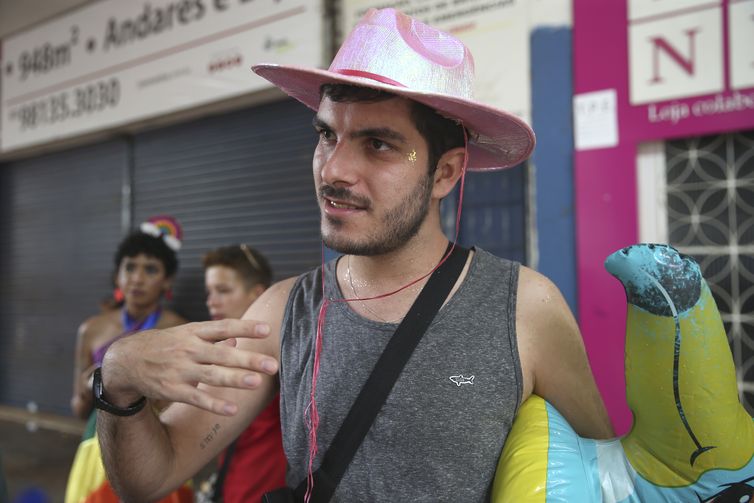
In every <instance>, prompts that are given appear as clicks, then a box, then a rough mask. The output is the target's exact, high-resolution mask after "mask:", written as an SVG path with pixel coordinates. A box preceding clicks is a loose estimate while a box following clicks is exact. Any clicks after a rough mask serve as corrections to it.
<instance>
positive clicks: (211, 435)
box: [199, 423, 220, 449]
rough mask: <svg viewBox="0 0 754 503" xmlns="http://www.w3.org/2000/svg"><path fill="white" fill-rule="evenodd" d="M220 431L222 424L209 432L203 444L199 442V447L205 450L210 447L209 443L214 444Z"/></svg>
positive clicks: (216, 425) (217, 424)
mask: <svg viewBox="0 0 754 503" xmlns="http://www.w3.org/2000/svg"><path fill="white" fill-rule="evenodd" d="M219 431H220V423H216V424H215V425H214V426H213V427H212V429H211V430H209V431H208V432H207V435H206V436H205V437H204V438H203V439H202V441H201V442H199V447H201V448H202V449H205V448H206V447H207V446H209V443H210V442H212V441H213V440H214V439H215V437H216V436H217V432H219Z"/></svg>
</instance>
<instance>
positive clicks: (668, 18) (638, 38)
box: [628, 0, 725, 105]
mask: <svg viewBox="0 0 754 503" xmlns="http://www.w3.org/2000/svg"><path fill="white" fill-rule="evenodd" d="M650 1H651V0H650ZM629 2H630V4H631V9H630V10H631V15H632V19H630V20H629V27H628V33H629V35H628V37H629V44H628V45H629V65H630V67H629V73H630V91H631V93H630V95H631V104H632V105H641V104H644V103H653V102H657V101H663V100H669V99H678V98H685V97H689V96H698V95H703V94H711V93H715V92H719V91H722V90H723V86H724V78H723V75H724V73H723V72H724V71H725V68H724V55H723V24H722V22H723V20H722V8H723V7H722V5H720V4H714V3H712V4H710V3H709V2H707V3H705V4H704V5H701V6H698V7H697V8H689V5H691V6H692V7H693V4H695V3H697V2H694V1H693V0H691V1H689V2H680V3H678V2H675V3H671V4H670V5H668V3H665V2H662V3H664V4H665V5H667V6H668V7H672V8H674V9H676V10H670V11H665V12H649V9H642V7H643V5H642V4H646V3H647V0H629ZM653 3H654V4H657V3H658V2H653ZM642 14H644V15H642ZM647 14H649V15H647Z"/></svg>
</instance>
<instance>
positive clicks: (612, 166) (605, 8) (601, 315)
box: [573, 0, 754, 434]
mask: <svg viewBox="0 0 754 503" xmlns="http://www.w3.org/2000/svg"><path fill="white" fill-rule="evenodd" d="M627 1H628V0H609V1H605V0H574V2H573V6H574V33H573V40H574V80H575V82H574V92H575V94H577V95H578V94H581V93H587V92H592V91H601V90H606V89H615V90H616V93H617V116H618V131H619V143H618V145H617V146H615V147H612V148H600V149H594V150H582V151H576V153H575V163H574V164H575V173H574V177H575V191H576V246H577V267H578V285H579V297H578V298H579V322H580V325H581V329H582V332H583V335H584V341H585V343H586V347H587V352H588V354H589V360H590V364H591V365H592V369H593V371H594V374H595V378H596V379H597V384H598V386H599V389H600V392H601V393H602V396H603V398H604V400H605V403H606V405H607V408H608V412H609V413H610V417H611V420H612V421H613V424H614V426H615V428H616V431H617V432H618V433H619V434H623V433H626V432H627V431H628V430H629V429H630V426H631V423H632V417H631V412H630V410H629V409H628V406H627V405H626V394H625V379H624V365H623V357H624V341H625V314H626V298H625V295H624V293H623V288H622V286H621V285H620V283H619V282H618V281H617V280H616V279H614V278H613V277H612V276H610V275H609V274H608V273H607V272H606V271H605V269H604V267H603V263H604V260H605V258H606V257H607V256H608V255H609V254H611V253H612V252H614V251H616V250H618V249H620V248H623V247H625V246H628V245H631V244H634V243H636V242H637V241H638V210H639V208H638V207H637V204H638V197H637V188H636V152H637V147H638V145H639V144H640V143H642V142H646V141H658V140H664V139H669V138H682V137H690V136H701V135H705V134H715V133H723V132H729V131H736V130H744V129H751V128H752V127H754V107H752V108H749V107H748V105H749V104H754V87H749V88H745V89H731V86H730V67H729V63H728V61H729V58H728V56H729V47H728V40H729V39H728V28H729V19H728V8H729V6H730V5H732V4H734V3H737V4H741V3H745V2H751V3H752V4H754V0H730V1H728V0H723V1H718V2H714V1H713V2H708V3H707V4H705V5H702V6H699V7H697V11H703V9H708V10H709V12H711V11H713V10H715V9H717V10H718V11H717V12H721V20H722V27H721V28H722V34H723V44H722V45H723V48H724V49H723V53H722V54H720V55H719V56H720V57H719V61H720V65H721V71H722V72H723V74H724V76H725V77H724V80H723V85H722V87H721V89H719V90H718V91H717V92H715V93H711V94H705V95H700V96H693V97H684V98H680V99H671V100H666V101H662V102H655V103H645V104H643V105H636V106H632V105H631V104H630V103H629V77H630V75H629V71H630V68H629V22H628V5H627ZM640 1H641V0H640ZM747 8H748V7H747ZM690 12H691V13H693V9H685V10H684V12H683V13H682V14H688V13H690ZM672 17H673V13H670V14H666V15H665V16H658V17H657V19H656V20H655V19H650V20H649V21H648V22H656V23H657V26H658V35H659V36H663V32H662V22H663V21H665V20H667V19H672ZM751 21H752V22H751V30H752V34H754V16H752V20H751ZM752 39H753V40H754V35H753V36H752ZM751 47H754V43H753V44H752V46H751ZM682 49H683V48H678V54H679V55H683V54H684V53H683V50H682ZM700 50H702V49H700ZM685 54H686V56H688V52H687V53H685ZM751 54H752V65H754V50H752V51H751ZM663 55H664V56H667V54H666V53H665V54H663ZM668 61H670V63H667V62H665V63H664V64H673V63H672V60H670V59H668ZM645 63H646V64H652V62H651V61H647V62H645ZM694 70H695V71H704V70H703V69H699V68H695V69H694ZM721 100H722V101H723V102H724V101H726V100H727V102H728V103H731V100H734V101H735V100H738V101H739V102H742V103H744V105H742V106H740V107H732V108H737V109H733V110H730V111H720V112H715V111H714V110H715V103H716V102H721ZM742 100H743V101H742ZM702 109H705V110H707V111H708V112H710V111H712V112H711V113H705V114H701V113H700V114H694V113H687V114H686V116H685V117H681V118H680V119H679V118H678V117H676V120H671V119H670V117H671V115H672V114H670V112H671V111H673V110H676V111H677V110H681V111H683V110H686V111H687V112H689V111H692V110H702ZM662 114H667V115H662ZM681 115H683V114H681Z"/></svg>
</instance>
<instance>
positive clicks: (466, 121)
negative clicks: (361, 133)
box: [252, 9, 534, 171]
mask: <svg viewBox="0 0 754 503" xmlns="http://www.w3.org/2000/svg"><path fill="white" fill-rule="evenodd" d="M252 69H253V70H254V71H255V72H256V73H257V74H258V75H260V76H261V77H263V78H265V79H267V80H269V81H270V82H272V83H273V84H274V85H276V86H277V87H279V88H280V89H282V90H283V91H285V92H286V93H287V94H289V95H290V96H292V97H293V98H295V99H297V100H298V101H300V102H302V103H303V104H304V105H306V106H308V107H309V108H311V109H313V110H317V109H318V108H319V101H320V95H319V89H320V86H322V84H330V83H332V84H351V85H357V86H364V87H370V88H374V89H379V90H383V91H387V92H390V93H393V94H396V95H398V96H403V97H405V98H409V99H412V100H414V101H418V102H419V103H423V104H425V105H427V106H428V107H430V108H433V109H435V110H437V112H438V113H440V114H441V115H442V116H444V117H447V118H449V119H453V120H456V121H460V122H461V123H463V125H464V126H465V127H466V128H467V129H468V130H469V132H470V136H469V145H468V152H469V156H468V168H469V169H470V170H475V171H483V170H493V169H502V168H508V167H511V166H515V165H516V164H518V163H520V162H521V161H523V160H525V159H527V158H528V157H529V155H530V154H531V152H532V150H533V149H534V132H533V131H532V130H531V128H530V127H529V125H528V124H526V123H525V122H524V121H523V120H521V119H520V118H518V117H516V116H515V115H513V114H510V113H508V112H505V111H503V110H499V109H497V108H493V107H490V106H487V105H484V104H482V103H479V102H477V101H474V99H473V97H472V87H473V81H474V59H473V58H472V56H471V53H470V52H469V50H468V48H467V47H466V46H465V45H463V43H462V42H461V41H460V40H458V39H456V38H454V37H453V36H451V35H449V34H447V33H445V32H442V31H439V30H437V29H435V28H432V27H431V26H428V25H426V24H424V23H421V22H419V21H417V20H415V19H413V18H411V17H409V16H407V15H405V14H403V13H402V12H399V11H396V10H394V9H382V10H376V9H370V10H369V12H367V13H366V15H365V16H364V17H363V18H362V19H361V21H359V23H358V24H357V25H356V27H355V28H354V29H353V31H351V33H350V34H349V35H348V38H346V40H345V41H344V42H343V45H342V46H341V47H340V50H339V51H338V54H336V55H335V59H333V62H332V64H331V65H330V68H329V69H328V70H320V69H317V68H301V67H295V66H283V65H276V64H259V65H254V66H253V67H252Z"/></svg>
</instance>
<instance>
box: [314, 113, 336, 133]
mask: <svg viewBox="0 0 754 503" xmlns="http://www.w3.org/2000/svg"><path fill="white" fill-rule="evenodd" d="M312 126H314V128H315V129H327V130H328V131H329V130H331V129H332V128H331V127H330V126H329V124H327V122H325V121H323V120H322V119H320V118H319V117H317V116H316V115H315V116H314V117H313V118H312Z"/></svg>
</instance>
